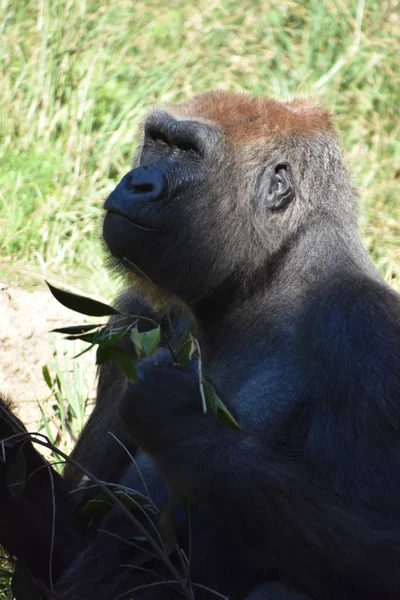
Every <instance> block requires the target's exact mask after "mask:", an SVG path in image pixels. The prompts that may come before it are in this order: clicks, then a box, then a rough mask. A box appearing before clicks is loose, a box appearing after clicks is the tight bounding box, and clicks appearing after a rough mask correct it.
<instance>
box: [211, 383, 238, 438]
mask: <svg viewBox="0 0 400 600" xmlns="http://www.w3.org/2000/svg"><path fill="white" fill-rule="evenodd" d="M202 383H203V389H204V393H205V396H206V400H207V405H208V406H209V408H210V410H212V412H213V413H214V414H215V415H216V417H217V419H220V420H221V421H224V422H225V423H226V424H227V425H229V427H231V428H232V429H236V431H243V429H242V428H241V427H240V425H239V423H238V422H237V421H236V419H235V417H234V416H233V415H232V414H231V412H230V411H229V410H228V409H227V407H226V406H225V404H224V403H223V402H222V400H221V398H220V397H219V396H218V394H217V393H216V391H215V389H214V387H213V386H212V385H211V383H209V382H208V381H206V380H205V379H204V378H203V380H202Z"/></svg>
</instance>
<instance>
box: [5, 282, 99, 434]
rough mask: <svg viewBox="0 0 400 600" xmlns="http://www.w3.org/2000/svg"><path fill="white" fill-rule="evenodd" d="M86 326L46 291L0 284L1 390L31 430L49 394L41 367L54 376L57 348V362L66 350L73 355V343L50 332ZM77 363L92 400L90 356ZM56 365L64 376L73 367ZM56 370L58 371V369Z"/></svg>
mask: <svg viewBox="0 0 400 600" xmlns="http://www.w3.org/2000/svg"><path fill="white" fill-rule="evenodd" d="M85 322H87V319H86V317H84V316H83V315H79V314H77V313H74V312H72V311H70V310H69V309H67V308H64V307H63V306H62V305H61V304H59V303H58V302H57V301H56V300H55V299H54V298H53V297H52V295H51V294H50V292H49V291H48V290H47V288H46V289H44V288H43V289H40V290H35V291H33V292H29V291H27V290H25V289H21V288H17V287H11V286H8V285H7V284H4V283H3V284H2V283H0V347H1V350H2V352H1V355H0V390H1V392H2V393H5V394H7V395H9V396H10V397H11V398H12V399H13V400H14V401H15V404H16V407H17V412H18V414H19V416H20V417H21V419H22V420H23V421H24V423H25V424H26V425H27V426H28V428H29V429H30V430H34V429H35V428H36V427H37V424H38V422H39V420H40V409H39V404H38V403H41V404H42V405H46V402H45V401H46V399H48V398H49V395H50V391H49V388H48V386H47V385H46V382H45V380H44V378H43V375H42V367H43V365H46V364H49V365H50V367H49V368H50V372H51V373H52V372H53V370H52V368H51V363H53V362H54V357H53V352H54V350H55V349H56V350H57V352H58V356H60V355H61V357H62V356H63V352H64V351H66V352H67V353H68V356H70V357H72V356H73V355H74V353H76V346H75V347H74V344H71V343H68V342H63V341H62V339H61V336H60V334H54V333H50V331H51V330H52V329H54V328H56V327H62V326H65V325H73V324H81V323H85ZM79 349H81V348H79ZM76 360H79V363H78V368H80V369H83V372H84V378H85V381H86V385H87V388H88V393H89V394H90V396H93V393H94V383H95V364H94V362H95V356H94V353H93V352H88V353H86V354H84V355H83V356H82V357H80V358H79V359H76ZM60 362H61V363H65V369H64V374H65V376H66V377H68V376H70V375H71V371H72V370H73V369H74V368H77V364H76V362H74V361H73V360H71V359H69V360H65V361H64V360H62V361H60ZM59 368H60V370H62V366H60V367H59ZM66 370H67V371H68V370H69V372H66Z"/></svg>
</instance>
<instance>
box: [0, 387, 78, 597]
mask: <svg viewBox="0 0 400 600" xmlns="http://www.w3.org/2000/svg"><path fill="white" fill-rule="evenodd" d="M24 432H26V429H25V428H24V427H23V425H22V424H21V422H20V421H19V420H18V419H17V418H16V417H15V416H14V415H13V413H12V411H11V406H10V403H9V402H8V401H6V400H5V399H3V398H1V397H0V440H1V442H4V441H5V440H7V439H9V438H10V437H12V436H16V435H19V434H23V433H24ZM14 439H16V438H14ZM22 457H23V458H22ZM16 465H19V466H18V468H16ZM23 465H24V466H23ZM15 469H16V470H15ZM24 470H25V472H24ZM12 471H14V475H13V476H12V477H11V479H10V474H11V472H12ZM21 475H23V478H24V481H25V485H24V487H23V490H22V491H20V492H19V493H18V494H16V493H15V492H14V493H11V490H12V487H11V486H10V484H12V483H13V482H14V481H15V482H16V483H18V481H19V477H20V476H21ZM73 507H74V506H73V502H72V500H71V498H70V497H69V495H68V492H67V489H66V486H65V484H64V482H63V480H62V478H61V477H60V476H59V475H58V473H56V472H55V471H54V469H52V468H51V466H50V465H49V464H48V463H47V462H46V461H45V460H44V458H43V457H42V456H41V455H40V454H39V453H38V452H37V451H36V450H35V448H34V446H33V445H32V443H31V442H30V441H28V440H27V439H26V438H24V440H21V441H19V442H13V443H12V445H10V444H8V443H7V442H6V443H5V444H4V445H2V460H1V461H0V520H1V525H0V544H1V545H2V546H3V547H4V548H5V549H6V550H7V551H8V552H9V553H10V554H11V555H14V556H17V558H18V559H19V562H20V563H21V564H22V565H23V566H24V567H26V568H27V569H28V570H29V571H30V572H31V573H32V575H33V576H34V577H35V578H36V579H37V580H39V581H40V582H41V584H42V585H44V586H45V587H46V588H48V589H51V587H52V582H55V581H56V580H57V579H58V578H59V576H60V574H61V573H62V572H63V571H64V570H65V568H66V567H67V566H68V565H69V564H70V563H71V562H72V560H73V559H74V557H75V556H76V555H77V553H78V552H79V550H80V549H81V547H82V536H81V531H80V528H79V527H78V525H77V524H76V522H75V521H74V519H73V516H72V513H73Z"/></svg>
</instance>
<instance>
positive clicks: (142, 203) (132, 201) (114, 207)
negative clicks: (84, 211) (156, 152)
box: [104, 166, 168, 232]
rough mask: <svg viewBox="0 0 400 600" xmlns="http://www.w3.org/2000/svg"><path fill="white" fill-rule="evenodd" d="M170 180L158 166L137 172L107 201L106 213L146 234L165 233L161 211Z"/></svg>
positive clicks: (122, 181) (120, 184)
mask: <svg viewBox="0 0 400 600" xmlns="http://www.w3.org/2000/svg"><path fill="white" fill-rule="evenodd" d="M167 191H168V186H167V180H166V177H165V176H164V175H163V173H162V172H161V170H160V169H158V168H157V167H154V166H149V167H147V166H142V167H138V168H137V169H133V170H132V171H130V172H129V173H127V174H126V175H125V177H123V178H122V180H121V181H120V182H119V184H118V185H117V187H116V188H115V190H114V191H113V192H111V194H110V195H109V197H108V198H107V200H106V202H105V204H104V209H105V210H106V211H107V213H111V214H114V215H118V217H121V218H122V219H125V220H126V221H129V223H131V224H132V225H133V226H134V227H136V228H137V229H140V230H142V231H148V232H162V231H164V230H165V226H164V223H163V215H162V211H161V207H162V204H163V200H165V198H167V197H168V194H167Z"/></svg>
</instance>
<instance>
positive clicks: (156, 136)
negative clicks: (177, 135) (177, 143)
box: [146, 128, 172, 146]
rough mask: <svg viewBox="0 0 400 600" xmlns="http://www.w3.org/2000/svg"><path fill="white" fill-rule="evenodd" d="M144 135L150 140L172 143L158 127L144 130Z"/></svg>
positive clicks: (168, 144) (166, 143)
mask: <svg viewBox="0 0 400 600" xmlns="http://www.w3.org/2000/svg"><path fill="white" fill-rule="evenodd" d="M146 137H148V139H149V140H151V141H152V142H156V143H157V142H160V143H162V144H165V145H166V146H171V145H172V144H171V142H170V141H169V139H168V138H167V136H166V135H165V134H164V133H163V132H162V131H160V130H159V129H155V128H154V129H148V130H147V132H146Z"/></svg>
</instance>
